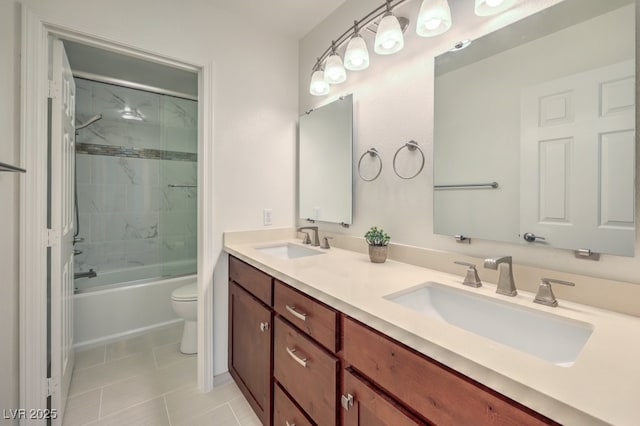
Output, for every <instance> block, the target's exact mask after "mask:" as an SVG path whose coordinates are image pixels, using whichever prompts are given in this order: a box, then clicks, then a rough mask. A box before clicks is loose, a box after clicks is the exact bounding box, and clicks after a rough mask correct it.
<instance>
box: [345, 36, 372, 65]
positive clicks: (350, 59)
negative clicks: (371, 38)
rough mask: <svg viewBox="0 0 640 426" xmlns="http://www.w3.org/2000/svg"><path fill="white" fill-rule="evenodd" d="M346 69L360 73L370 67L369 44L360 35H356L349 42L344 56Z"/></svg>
mask: <svg viewBox="0 0 640 426" xmlns="http://www.w3.org/2000/svg"><path fill="white" fill-rule="evenodd" d="M344 67H345V68H346V69H348V70H351V71H360V70H363V69H365V68H367V67H369V51H368V50H367V43H365V41H364V39H363V38H362V37H361V36H360V35H355V36H353V37H352V38H351V40H349V44H348V45H347V51H346V52H345V54H344Z"/></svg>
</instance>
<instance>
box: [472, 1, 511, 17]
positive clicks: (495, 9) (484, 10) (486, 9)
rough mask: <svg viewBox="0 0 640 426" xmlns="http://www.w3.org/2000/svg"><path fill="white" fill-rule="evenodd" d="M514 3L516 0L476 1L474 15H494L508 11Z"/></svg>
mask: <svg viewBox="0 0 640 426" xmlns="http://www.w3.org/2000/svg"><path fill="white" fill-rule="evenodd" d="M515 2H516V0H476V15H478V16H489V15H495V14H496V13H500V12H503V11H505V10H507V9H509V8H510V7H511V6H513V5H514V4H515Z"/></svg>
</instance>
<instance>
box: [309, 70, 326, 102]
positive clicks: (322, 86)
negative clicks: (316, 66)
mask: <svg viewBox="0 0 640 426" xmlns="http://www.w3.org/2000/svg"><path fill="white" fill-rule="evenodd" d="M309 93H311V94H312V95H313V96H323V95H326V94H327V93H329V83H327V82H326V81H324V73H323V72H322V71H321V70H317V71H314V72H313V75H312V76H311V83H310V84H309Z"/></svg>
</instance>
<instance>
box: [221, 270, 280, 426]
mask: <svg viewBox="0 0 640 426" xmlns="http://www.w3.org/2000/svg"><path fill="white" fill-rule="evenodd" d="M233 260H234V261H235V268H236V271H235V272H238V270H240V271H242V272H241V273H240V274H235V275H232V274H231V273H230V278H229V372H230V374H231V376H232V377H233V378H234V380H235V381H236V383H237V384H238V387H239V388H240V390H241V391H242V393H243V394H244V396H245V397H246V398H247V400H248V401H249V404H250V405H251V407H252V408H253V410H254V411H255V412H256V414H257V415H258V417H259V418H260V420H261V421H262V424H264V425H268V424H271V406H272V397H271V395H272V393H271V377H272V375H273V370H272V363H271V359H272V347H273V346H272V341H273V340H272V330H273V327H272V324H273V311H272V310H271V308H270V307H269V306H268V305H265V304H264V303H263V300H262V299H263V298H264V297H263V296H264V295H266V294H267V291H261V292H260V293H261V298H260V299H258V298H256V296H255V295H254V294H252V293H249V292H248V291H247V290H245V289H246V288H258V289H261V290H264V288H263V287H266V286H268V293H269V295H270V294H271V285H272V284H271V278H270V277H269V276H268V275H266V274H263V273H262V272H260V271H258V270H255V269H254V270H252V269H253V268H252V267H250V266H249V265H246V264H243V263H241V262H240V261H238V260H237V259H233ZM229 266H230V267H229V270H230V271H231V270H232V268H231V261H230V265H229ZM265 276H266V277H269V280H264V277H265ZM251 277H253V278H255V277H258V279H257V280H256V281H253V280H251ZM236 279H238V280H239V281H240V282H236V281H235V280H236ZM248 280H251V281H248ZM241 284H242V287H241ZM270 299H271V296H269V298H268V300H270Z"/></svg>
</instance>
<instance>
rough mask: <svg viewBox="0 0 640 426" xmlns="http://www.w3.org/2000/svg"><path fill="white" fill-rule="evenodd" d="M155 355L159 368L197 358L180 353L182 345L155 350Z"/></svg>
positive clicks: (171, 345) (172, 345)
mask: <svg viewBox="0 0 640 426" xmlns="http://www.w3.org/2000/svg"><path fill="white" fill-rule="evenodd" d="M153 355H154V356H155V359H156V365H157V366H158V368H163V367H166V366H167V365H170V364H172V363H174V362H176V361H183V360H184V359H187V358H194V359H195V358H196V357H197V355H195V354H194V355H186V354H183V353H182V352H180V343H179V342H178V343H170V344H168V345H163V346H158V347H155V348H153Z"/></svg>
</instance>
